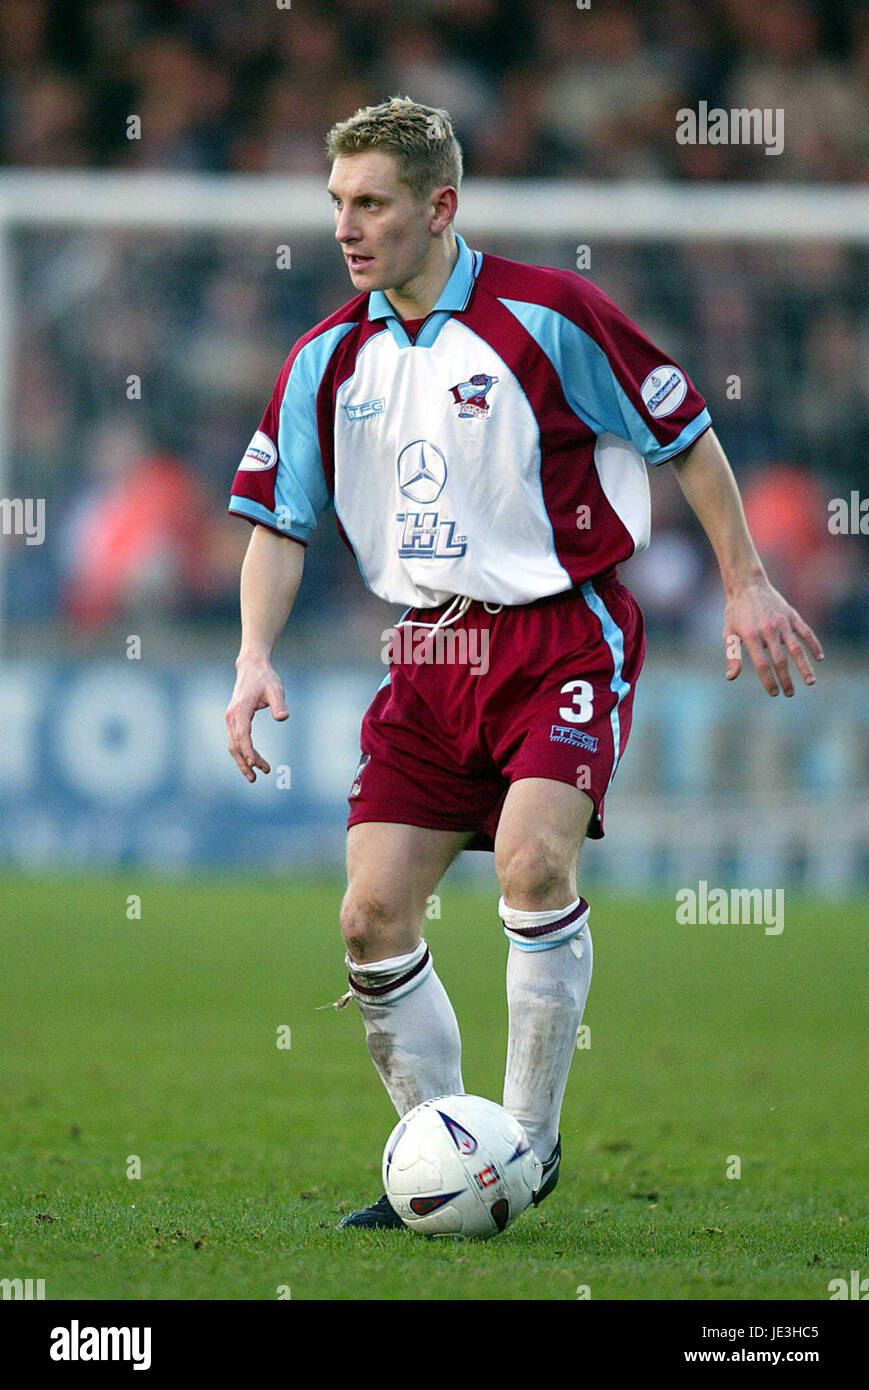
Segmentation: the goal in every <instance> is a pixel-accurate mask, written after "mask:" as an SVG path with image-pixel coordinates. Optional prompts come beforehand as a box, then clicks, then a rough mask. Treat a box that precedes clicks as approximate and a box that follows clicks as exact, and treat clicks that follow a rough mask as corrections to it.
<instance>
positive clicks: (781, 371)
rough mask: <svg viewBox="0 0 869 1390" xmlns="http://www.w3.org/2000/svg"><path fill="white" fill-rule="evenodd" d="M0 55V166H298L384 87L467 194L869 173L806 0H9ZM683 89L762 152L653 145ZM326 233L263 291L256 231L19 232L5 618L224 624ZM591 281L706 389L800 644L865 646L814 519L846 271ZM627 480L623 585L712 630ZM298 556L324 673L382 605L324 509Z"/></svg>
mask: <svg viewBox="0 0 869 1390" xmlns="http://www.w3.org/2000/svg"><path fill="white" fill-rule="evenodd" d="M0 67H2V68H3V70H4V81H3V87H2V96H0V149H2V157H3V159H4V161H5V162H6V163H7V164H12V165H30V166H38V167H78V168H84V167H111V168H124V169H142V168H147V169H164V170H165V169H168V170H187V169H189V170H202V169H205V170H209V169H210V170H239V171H244V172H246V173H251V172H271V173H275V172H287V173H316V174H325V167H326V166H325V163H324V157H323V134H324V131H325V129H326V128H327V127H328V126H329V125H330V124H331V123H332V121H333V120H334V119H336V118H338V117H343V116H346V115H348V114H349V113H350V112H352V111H353V110H354V109H355V108H356V107H357V106H359V105H362V104H365V103H367V102H371V101H377V100H381V99H383V98H384V97H385V96H386V95H388V94H390V93H393V92H402V93H404V92H407V93H409V94H411V95H413V96H414V97H416V98H417V99H419V100H422V101H428V102H431V103H433V104H437V105H442V106H446V107H447V108H448V109H449V110H450V111H451V113H452V115H453V117H454V120H455V123H456V126H457V129H458V133H459V136H460V138H461V140H462V143H463V146H464V148H465V152H466V157H467V168H468V172H469V173H471V174H478V175H481V176H482V175H485V176H499V177H506V176H509V177H522V176H529V175H533V176H554V177H565V178H582V177H596V178H598V177H599V178H608V177H639V178H662V179H670V178H676V179H680V178H689V179H692V180H698V179H740V180H744V179H754V178H763V179H765V180H767V181H769V180H776V179H780V178H784V179H788V180H794V179H796V180H813V181H825V180H831V181H836V182H842V181H848V180H857V179H859V178H860V177H861V174H862V173H865V157H866V132H867V129H869V122H867V119H866V114H867V113H866V106H865V89H866V78H867V76H869V29H867V27H866V25H865V23H864V24H863V25H862V26H861V24H860V21H859V11H858V9H857V7H854V6H851V5H850V4H848V3H842V4H838V3H834V2H832V0H831V2H830V3H824V4H820V3H815V4H811V3H807V0H762V3H761V2H760V0H710V3H706V4H700V3H694V2H693V0H658V2H656V3H650V4H648V5H636V4H631V5H625V4H621V3H618V0H607V3H605V4H604V3H600V4H598V3H596V0H592V5H591V7H590V9H588V10H580V9H578V8H577V7H576V6H575V5H574V4H572V3H571V0H530V2H526V3H516V2H515V0H439V3H428V2H427V0H405V3H404V4H403V5H402V6H401V7H400V8H399V7H397V6H395V5H394V4H393V3H388V0H340V3H337V2H336V3H331V4H330V3H325V0H319V3H316V4H314V3H313V0H293V5H292V9H284V8H279V7H278V5H277V4H275V3H272V0H257V3H253V0H242V2H240V3H234V0H223V2H222V3H219V4H217V3H213V0H162V3H157V0H95V2H94V3H72V0H3V3H2V4H0ZM701 98H702V99H704V100H708V101H709V102H710V104H713V103H719V104H720V105H722V106H725V107H728V106H730V105H754V104H759V105H773V106H783V107H784V108H785V110H786V118H785V119H786V125H785V148H784V152H783V153H782V155H781V156H776V157H775V158H772V157H765V156H764V155H763V153H762V151H759V150H757V149H756V148H751V147H747V148H746V147H742V148H740V147H738V146H737V147H728V146H709V145H707V146H687V145H678V144H677V143H676V141H675V139H674V128H675V121H674V112H675V111H676V109H678V108H679V107H681V106H683V105H684V106H692V105H696V103H697V101H698V100H700V99H701ZM131 114H135V115H138V116H139V117H140V118H141V139H140V140H128V139H127V138H126V133H125V132H126V122H127V118H128V116H129V115H131ZM578 196H579V197H581V188H580V190H579V193H578ZM327 220H328V210H327V211H326V214H325V217H324V232H323V236H322V237H320V238H299V239H296V238H294V239H293V247H292V257H293V260H292V270H291V271H290V272H287V271H282V270H278V269H276V265H275V247H274V238H261V239H258V238H252V237H250V236H244V237H233V236H229V235H224V236H215V235H201V234H195V235H194V234H189V233H180V232H178V233H165V234H164V233H149V234H147V235H146V234H139V233H134V232H119V231H109V230H99V231H97V230H93V229H89V230H88V231H86V232H80V233H78V232H61V231H51V232H48V231H39V232H37V231H34V230H33V229H24V228H23V229H21V230H20V231H19V232H18V233H17V234H16V241H15V247H14V254H15V264H16V267H17V268H18V271H19V275H20V301H19V302H20V322H19V324H18V334H17V350H16V380H15V384H14V391H13V407H14V409H13V417H14V420H15V424H16V432H17V437H16V439H15V441H14V449H13V476H12V480H11V481H12V488H11V489H10V492H14V493H15V494H17V495H21V496H37V497H40V496H41V497H45V498H46V499H47V508H48V539H47V540H46V543H45V545H44V546H43V547H41V548H39V550H37V549H36V548H32V547H31V548H28V547H25V546H24V544H23V542H22V543H20V544H17V543H16V544H14V545H13V546H12V554H11V571H10V581H9V582H8V583H7V586H6V602H7V607H8V609H9V610H10V615H11V617H12V618H13V620H16V619H17V620H18V621H19V626H23V625H26V624H27V623H32V622H34V621H39V620H51V619H53V618H56V617H60V618H61V619H62V621H64V622H65V623H67V624H69V625H71V626H72V628H73V630H74V631H75V632H77V633H78V634H82V633H87V632H90V633H91V634H93V635H94V637H95V639H97V638H98V635H99V633H100V632H101V631H102V630H103V629H105V627H106V625H107V624H111V623H114V622H127V623H130V622H132V621H133V620H134V619H135V618H136V617H137V616H139V615H142V616H143V618H144V617H146V616H147V618H148V619H150V620H153V618H154V617H155V616H159V615H162V616H163V617H164V618H165V619H166V621H167V622H168V623H169V624H170V625H171V624H172V623H174V622H176V621H177V620H179V619H182V620H186V619H190V618H195V619H197V620H198V621H199V623H200V625H202V624H204V623H206V622H207V621H208V620H215V621H219V622H225V621H227V620H232V621H234V619H235V615H236V614H237V608H238V569H239V564H240V560H241V556H242V554H243V550H244V546H245V545H246V543H247V539H248V536H249V528H248V526H247V524H246V523H245V522H243V521H241V520H239V519H238V518H230V517H228V516H226V515H225V506H226V501H227V496H228V491H229V486H230V483H231V481H232V477H233V474H234V471H235V467H236V464H237V461H238V459H239V457H240V456H241V454H242V452H243V450H244V447H245V445H246V443H247V441H248V439H249V438H250V435H251V434H252V432H253V430H254V429H255V428H256V426H257V424H258V422H259V419H260V416H261V414H262V411H263V409H264V406H265V404H266V401H267V399H268V397H269V395H270V393H271V389H272V386H273V383H274V380H275V377H276V376H277V373H278V370H279V368H280V366H281V363H282V362H283V360H284V358H285V356H286V354H287V352H288V351H289V348H290V347H291V346H292V344H293V342H294V341H295V339H296V338H297V337H298V336H299V335H300V334H301V333H303V332H305V331H306V330H307V329H308V328H309V327H310V326H311V325H312V324H313V323H315V322H316V321H317V320H318V319H320V318H322V317H324V316H325V315H326V314H328V313H330V312H331V311H332V310H333V309H334V308H336V307H337V306H338V305H339V304H340V303H342V302H343V301H344V300H345V299H347V298H348V297H349V296H350V293H351V287H350V285H349V283H348V282H347V280H346V276H345V273H344V270H343V266H342V265H341V263H340V258H339V257H338V255H337V252H336V250H335V248H334V246H333V244H332V243H331V239H330V233H329V229H328V227H327V226H326V225H325V222H326V221H327ZM459 227H460V229H461V215H460V217H459ZM474 241H475V244H477V245H478V246H479V247H480V249H481V250H483V251H486V250H489V251H492V252H494V253H497V254H501V255H507V256H512V257H516V258H518V259H520V260H526V261H530V262H535V263H540V262H543V263H549V264H556V265H560V266H563V267H565V268H572V267H573V266H574V258H575V247H574V246H572V245H567V244H564V245H562V244H559V243H556V242H553V241H551V240H549V239H545V238H541V239H540V240H538V241H533V240H529V239H527V238H524V239H523V238H516V237H512V236H510V235H508V234H507V233H506V232H504V231H503V230H502V231H500V232H499V233H495V232H494V231H493V234H492V235H491V236H490V237H487V238H481V237H477V238H474ZM588 273H589V274H590V275H591V277H592V278H593V279H594V280H595V281H596V282H597V283H598V284H600V285H601V287H602V288H603V289H605V290H606V291H607V292H608V293H610V294H611V295H612V296H613V297H614V298H615V299H616V300H617V302H618V303H619V304H620V305H621V306H622V307H623V308H624V309H625V311H626V312H627V313H629V314H630V315H631V316H632V317H633V318H635V319H636V321H637V322H638V323H640V324H641V326H643V327H644V329H645V330H646V332H647V333H648V334H649V336H650V337H651V338H652V339H653V340H654V341H656V342H658V343H659V344H660V345H661V346H662V347H663V348H664V349H665V350H667V351H668V352H670V353H671V354H672V355H673V356H674V357H676V359H677V360H679V361H681V362H682V363H683V365H684V366H685V367H686V369H687V370H688V371H689V372H690V374H691V375H692V376H693V378H694V379H695V381H696V382H697V385H698V386H699V388H700V390H701V391H702V392H703V393H704V394H705V395H706V396H707V398H708V400H709V404H710V409H711V411H712V415H713V420H714V423H715V425H716V428H717V430H718V433H719V435H720V437H721V439H722V441H723V443H724V445H725V448H726V449H727V450H728V452H729V454H730V456H731V459H732V461H733V463H734V467H735V469H736V471H737V474H738V476H739V478H740V483H741V485H742V487H743V490H744V493H745V498H746V508H747V511H748V514H749V520H750V523H751V525H752V528H753V529H754V531H755V534H756V535H757V538H758V543H759V545H760V548H761V551H762V553H763V555H764V558H765V560H766V561H767V564H768V568H769V569H770V572H771V575H772V577H773V579H774V581H775V582H777V583H779V585H780V587H782V588H783V589H784V591H785V592H786V593H787V594H788V595H789V597H790V598H791V599H792V601H793V602H795V603H796V604H797V605H798V606H801V607H802V609H803V611H804V615H805V617H806V618H807V619H808V620H809V621H810V622H812V623H815V624H817V625H818V627H819V629H820V630H821V631H822V632H823V635H824V637H825V639H827V640H829V639H831V638H835V637H837V636H838V637H842V638H851V639H856V638H862V639H865V638H866V637H869V602H867V594H866V590H865V587H862V586H863V585H865V581H862V580H861V578H860V569H859V555H860V551H859V547H860V541H859V538H851V537H842V536H833V535H831V533H830V531H829V529H828V525H827V522H828V504H829V501H830V500H831V499H832V498H834V497H837V496H846V497H847V496H848V494H849V491H850V489H852V488H859V487H860V486H861V484H862V479H863V475H864V466H863V461H864V459H865V456H866V449H867V444H869V440H867V432H866V420H867V411H866V396H867V386H869V382H867V340H866V330H865V309H866V286H867V283H869V276H867V264H866V257H865V254H864V253H862V252H861V251H860V249H859V248H856V247H853V246H842V245H835V244H831V243H828V244H806V245H801V246H798V247H781V246H775V245H770V246H759V245H754V246H750V245H732V246H731V245H714V244H709V243H707V244H705V245H704V244H699V243H697V244H694V243H685V244H679V245H674V244H669V245H660V246H643V245H637V246H631V245H626V244H618V245H616V244H601V245H595V247H594V248H593V262H592V266H591V268H590V270H589V272H588ZM652 485H653V501H654V527H655V534H654V539H653V545H652V548H651V550H650V551H648V552H647V553H646V554H645V555H643V556H641V557H638V558H637V559H636V560H634V561H632V562H631V563H630V565H628V566H626V567H625V578H626V581H627V582H629V583H630V584H631V585H632V587H634V589H635V590H636V592H637V593H638V595H639V597H640V598H641V600H642V602H643V605H644V608H645V610H646V614H647V618H648V621H649V625H650V627H651V629H652V630H653V631H655V630H657V631H659V632H661V633H663V634H665V635H668V636H670V637H672V638H673V639H674V640H679V639H680V638H684V637H688V638H690V639H691V640H695V639H697V638H699V639H701V640H706V639H707V638H708V639H713V638H717V634H718V631H719V630H720V616H721V598H720V586H719V585H718V582H717V577H716V574H715V570H714V563H713V561H712V558H711V554H710V551H709V548H708V545H707V544H706V542H705V540H704V538H703V537H702V535H701V534H700V533H699V528H698V527H697V526H696V525H695V524H694V522H693V519H692V518H691V517H690V515H689V513H688V511H687V508H686V506H685V504H684V503H683V502H682V499H681V496H680V494H679V491H678V487H677V484H676V481H675V477H674V474H673V471H672V470H671V469H668V468H666V467H664V468H661V469H658V470H654V471H653V476H652ZM307 564H308V569H309V571H310V573H309V576H308V578H307V581H306V583H305V584H304V585H303V587H302V592H301V596H300V600H299V607H298V619H299V627H300V630H301V632H302V634H304V633H305V631H306V630H310V632H311V633H312V634H314V635H313V636H312V639H311V640H312V641H313V640H318V639H317V636H316V634H322V633H323V632H324V631H326V630H332V629H334V631H335V632H336V633H343V634H344V637H343V638H342V639H341V641H342V643H343V645H340V644H339V645H338V646H337V648H336V656H337V657H344V658H346V656H347V654H348V651H350V650H352V649H353V646H354V643H355V644H356V649H357V650H358V653H359V655H364V654H365V653H366V652H368V654H369V655H370V654H371V650H372V634H374V633H375V632H379V630H380V628H381V627H383V626H386V624H387V622H388V621H389V618H388V617H385V616H384V613H385V611H386V610H384V608H383V606H382V605H380V604H379V603H377V602H376V601H375V600H373V599H372V598H371V597H370V596H369V595H368V594H367V592H366V591H365V589H364V587H363V586H362V584H361V581H359V580H358V579H356V578H354V574H355V567H354V563H353V561H352V558H351V557H350V556H349V554H348V553H347V552H346V550H345V548H344V547H343V546H342V544H341V542H340V540H339V538H338V536H337V533H336V530H335V527H334V523H333V522H332V521H331V520H328V519H327V520H325V521H324V522H323V523H322V524H321V527H320V530H319V532H318V533H317V535H316V536H315V538H314V540H313V542H312V544H311V546H310V548H309V552H308V562H307ZM348 617H349V619H350V621H349V622H348ZM130 630H136V629H135V628H131V629H130ZM302 640H304V637H303V638H302Z"/></svg>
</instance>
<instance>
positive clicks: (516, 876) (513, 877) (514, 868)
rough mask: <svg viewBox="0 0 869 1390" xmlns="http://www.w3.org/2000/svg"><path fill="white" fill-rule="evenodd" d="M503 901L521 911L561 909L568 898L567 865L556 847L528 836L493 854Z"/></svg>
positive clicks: (568, 874)
mask: <svg viewBox="0 0 869 1390" xmlns="http://www.w3.org/2000/svg"><path fill="white" fill-rule="evenodd" d="M495 868H496V871H497V874H498V881H499V883H500V885H501V892H502V894H503V895H504V901H505V902H507V903H509V905H510V906H511V907H515V908H517V909H518V910H519V911H524V912H538V911H539V912H542V911H545V910H546V909H547V908H550V907H561V906H563V905H564V904H565V903H566V902H567V901H568V900H569V899H570V898H571V897H572V896H573V888H572V884H571V873H570V862H569V860H568V858H567V857H566V856H565V855H564V854H563V853H562V851H561V848H560V846H558V845H556V844H553V843H552V842H551V841H549V840H547V839H545V838H543V837H535V836H529V837H528V838H527V839H526V840H523V842H522V843H521V844H518V845H513V846H510V847H508V848H507V849H505V850H504V851H502V852H501V854H500V855H496V863H495Z"/></svg>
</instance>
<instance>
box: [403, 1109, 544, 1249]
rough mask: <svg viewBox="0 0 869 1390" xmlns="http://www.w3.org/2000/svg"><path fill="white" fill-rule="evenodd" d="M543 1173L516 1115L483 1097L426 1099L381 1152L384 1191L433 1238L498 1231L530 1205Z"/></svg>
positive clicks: (408, 1222) (411, 1225)
mask: <svg viewBox="0 0 869 1390" xmlns="http://www.w3.org/2000/svg"><path fill="white" fill-rule="evenodd" d="M541 1172H542V1165H541V1163H540V1160H539V1159H538V1158H537V1157H536V1155H535V1154H534V1153H533V1152H532V1149H531V1145H530V1144H529V1142H528V1137H527V1135H526V1133H525V1131H524V1129H523V1128H522V1126H521V1125H520V1124H519V1122H518V1120H514V1118H513V1116H512V1115H508V1113H507V1111H506V1110H504V1109H503V1108H502V1107H501V1106H500V1105H496V1104H495V1102H494V1101H492V1100H485V1099H484V1098H483V1096H437V1097H435V1099H434V1100H425V1101H423V1103H422V1105H417V1106H416V1107H415V1108H414V1109H413V1110H409V1111H408V1113H407V1114H406V1115H405V1116H404V1118H403V1119H402V1120H399V1122H398V1124H397V1125H396V1126H395V1129H394V1130H393V1131H392V1133H391V1134H390V1136H389V1138H388V1139H387V1141H386V1148H385V1149H384V1151H383V1185H384V1187H385V1189H386V1195H387V1196H388V1198H389V1200H390V1202H391V1204H392V1206H393V1208H394V1209H395V1211H396V1212H397V1213H398V1215H399V1216H400V1217H401V1219H402V1221H403V1222H404V1224H405V1226H408V1227H409V1228H410V1229H411V1230H412V1231H419V1232H420V1233H421V1234H422V1235H427V1236H475V1237H477V1238H478V1239H481V1240H487V1239H488V1238H489V1236H496V1235H497V1234H498V1233H499V1231H503V1230H505V1229H506V1228H507V1226H509V1225H510V1223H511V1221H515V1220H516V1217H517V1216H519V1215H520V1213H521V1212H523V1211H524V1210H525V1208H526V1207H527V1206H528V1205H529V1204H530V1202H531V1197H532V1194H533V1193H534V1191H535V1189H536V1188H537V1187H538V1186H539V1184H540V1176H541Z"/></svg>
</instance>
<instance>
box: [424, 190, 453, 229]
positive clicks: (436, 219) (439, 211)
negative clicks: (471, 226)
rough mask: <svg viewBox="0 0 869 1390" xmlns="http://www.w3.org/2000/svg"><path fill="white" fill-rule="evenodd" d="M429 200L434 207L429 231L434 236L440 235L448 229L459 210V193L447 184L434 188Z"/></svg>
mask: <svg viewBox="0 0 869 1390" xmlns="http://www.w3.org/2000/svg"><path fill="white" fill-rule="evenodd" d="M429 201H430V202H431V205H432V208H433V216H432V220H431V222H430V223H429V231H430V232H431V233H432V236H440V234H441V232H445V231H446V229H447V227H448V226H449V225H450V223H451V222H452V221H453V218H454V217H455V215H456V212H457V211H458V206H459V195H458V193H457V192H456V190H455V189H454V188H453V187H452V186H451V185H450V184H445V185H444V186H443V188H435V189H433V190H432V193H431V196H430V199H429Z"/></svg>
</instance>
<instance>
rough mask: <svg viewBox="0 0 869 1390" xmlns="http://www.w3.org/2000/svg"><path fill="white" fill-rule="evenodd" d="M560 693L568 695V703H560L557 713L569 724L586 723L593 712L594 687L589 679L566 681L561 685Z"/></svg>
mask: <svg viewBox="0 0 869 1390" xmlns="http://www.w3.org/2000/svg"><path fill="white" fill-rule="evenodd" d="M561 693H562V695H569V696H570V704H569V705H562V706H561V708H560V709H559V711H558V713H559V715H560V717H561V718H562V719H566V720H567V722H568V723H569V724H587V723H588V721H589V719H591V716H592V713H593V709H592V706H593V703H594V688H593V686H592V685H591V684H590V683H589V681H580V680H576V681H568V682H567V684H566V685H563V686H562V687H561Z"/></svg>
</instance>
